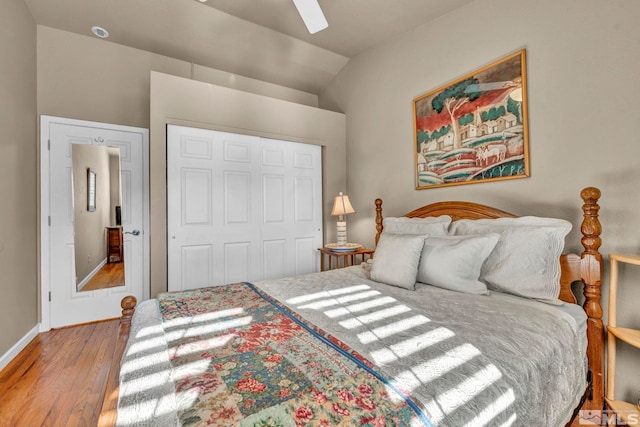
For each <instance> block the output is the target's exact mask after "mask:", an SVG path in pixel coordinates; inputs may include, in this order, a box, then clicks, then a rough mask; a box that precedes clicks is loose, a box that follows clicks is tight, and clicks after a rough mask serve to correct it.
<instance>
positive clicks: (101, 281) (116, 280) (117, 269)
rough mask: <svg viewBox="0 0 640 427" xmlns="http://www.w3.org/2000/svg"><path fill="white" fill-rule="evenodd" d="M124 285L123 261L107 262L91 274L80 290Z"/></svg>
mask: <svg viewBox="0 0 640 427" xmlns="http://www.w3.org/2000/svg"><path fill="white" fill-rule="evenodd" d="M116 286H124V262H108V263H106V264H105V265H103V266H102V268H101V269H100V270H98V272H97V273H96V275H95V276H93V277H92V278H91V279H90V280H89V281H88V282H87V284H86V285H84V286H83V288H82V290H81V291H80V292H85V291H94V290H96V289H104V288H115V287H116Z"/></svg>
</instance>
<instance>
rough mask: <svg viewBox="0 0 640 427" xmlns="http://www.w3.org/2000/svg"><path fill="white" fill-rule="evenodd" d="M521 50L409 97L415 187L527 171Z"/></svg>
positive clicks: (525, 173)
mask: <svg viewBox="0 0 640 427" xmlns="http://www.w3.org/2000/svg"><path fill="white" fill-rule="evenodd" d="M525 61H526V58H525V50H524V49H523V50H521V51H518V52H516V53H514V54H512V55H509V56H507V57H505V58H502V59H500V60H498V61H496V62H494V63H492V64H490V65H488V66H486V67H483V68H481V69H479V70H477V71H474V72H473V73H471V74H468V75H466V76H464V77H462V78H460V79H458V80H456V81H454V82H452V83H448V84H446V85H444V86H442V87H440V88H438V89H436V90H434V91H431V92H429V93H427V94H426V95H423V96H420V97H418V98H416V99H414V100H413V108H414V125H415V165H416V188H417V189H418V190H421V189H426V188H434V187H442V186H449V185H460V184H472V183H478V182H486V181H497V180H504V179H513V178H525V177H528V176H529V141H528V139H529V137H528V127H527V90H526V88H527V87H526V62H525Z"/></svg>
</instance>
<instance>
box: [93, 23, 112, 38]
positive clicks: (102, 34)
mask: <svg viewBox="0 0 640 427" xmlns="http://www.w3.org/2000/svg"><path fill="white" fill-rule="evenodd" d="M91 32H92V33H93V34H95V35H96V36H98V37H100V38H101V39H106V38H107V37H109V31H107V30H105V29H104V28H102V27H98V26H97V25H96V26H94V27H91Z"/></svg>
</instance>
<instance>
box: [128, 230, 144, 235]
mask: <svg viewBox="0 0 640 427" xmlns="http://www.w3.org/2000/svg"><path fill="white" fill-rule="evenodd" d="M124 234H133V235H134V236H139V235H140V230H133V231H125V232H124Z"/></svg>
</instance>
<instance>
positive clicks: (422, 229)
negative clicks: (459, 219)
mask: <svg viewBox="0 0 640 427" xmlns="http://www.w3.org/2000/svg"><path fill="white" fill-rule="evenodd" d="M449 224H451V217H450V216H449V215H441V216H431V217H427V218H407V217H399V218H394V217H388V218H384V219H383V220H382V225H383V230H384V231H385V232H387V233H394V234H428V235H430V236H446V235H447V230H448V229H449Z"/></svg>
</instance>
